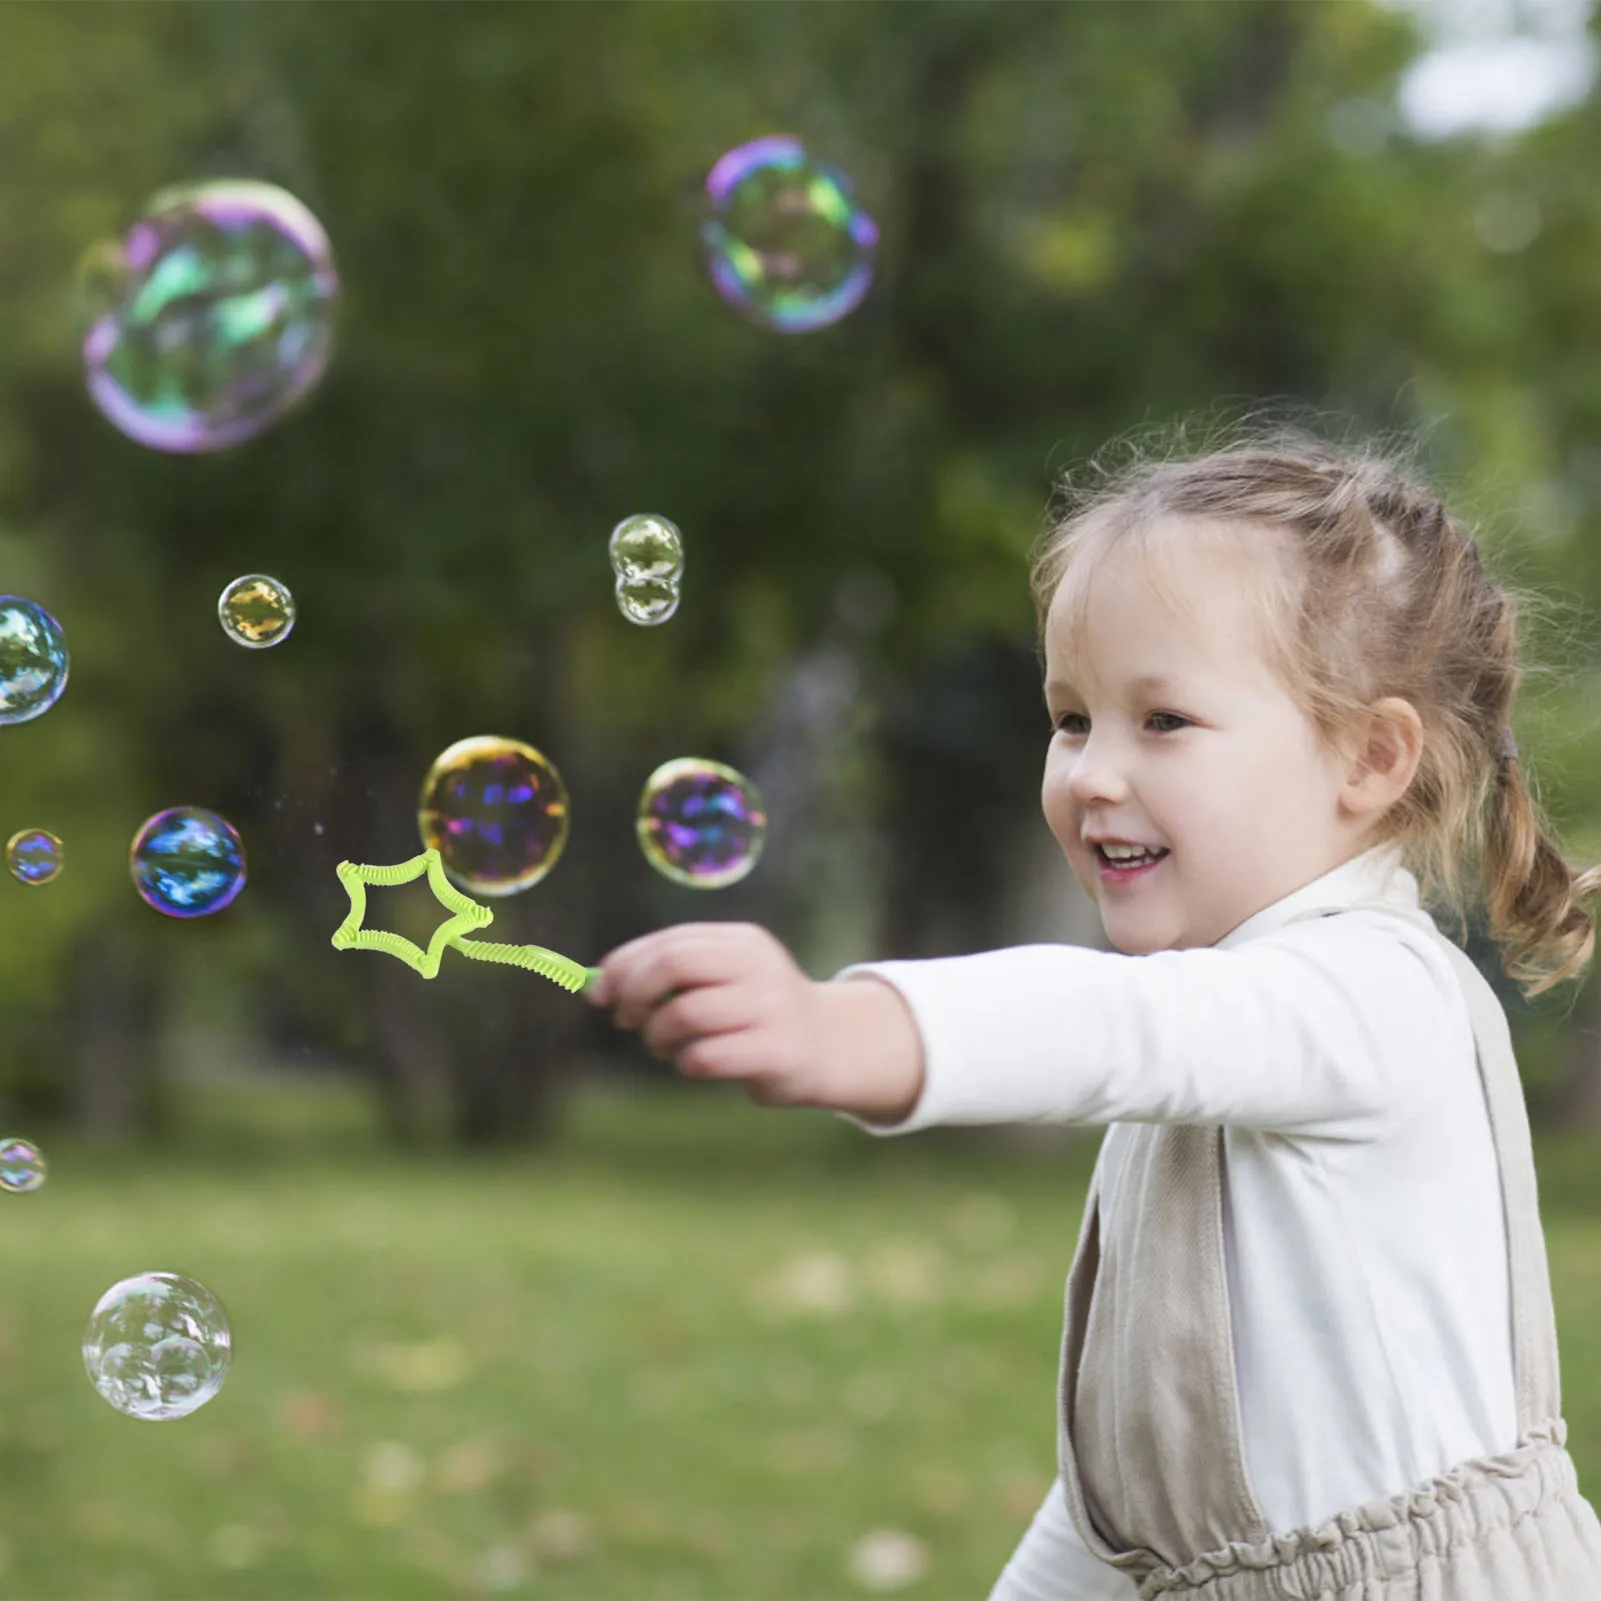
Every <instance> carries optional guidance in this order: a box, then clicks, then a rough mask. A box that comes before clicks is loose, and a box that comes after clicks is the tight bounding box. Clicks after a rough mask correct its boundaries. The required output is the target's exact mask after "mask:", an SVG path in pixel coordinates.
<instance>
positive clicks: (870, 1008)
mask: <svg viewBox="0 0 1601 1601" xmlns="http://www.w3.org/2000/svg"><path fill="white" fill-rule="evenodd" d="M600 966H601V976H600V977H599V978H598V979H596V980H595V981H594V983H592V984H591V985H590V987H589V988H588V989H587V990H585V991H584V998H585V999H586V1000H587V1001H589V1002H590V1004H591V1005H593V1006H607V1007H610V1008H611V1010H612V1015H613V1019H614V1021H615V1022H616V1023H617V1025H618V1027H619V1028H629V1029H638V1030H640V1033H641V1037H642V1038H643V1039H644V1042H645V1045H646V1047H647V1049H648V1050H649V1051H650V1052H651V1054H652V1055H653V1056H659V1057H663V1058H667V1057H671V1058H672V1059H673V1061H674V1063H675V1065H676V1066H677V1068H678V1071H679V1072H680V1073H682V1074H684V1075H685V1076H686V1077H688V1078H723V1079H739V1080H741V1081H742V1082H743V1083H744V1085H745V1090H746V1093H747V1094H748V1095H749V1096H750V1098H751V1099H752V1100H753V1101H755V1102H756V1103H757V1104H758V1105H759V1106H819V1107H825V1108H828V1109H830V1110H833V1111H841V1112H851V1113H854V1114H855V1115H856V1116H858V1117H862V1118H866V1119H868V1120H869V1121H877V1122H899V1121H900V1120H901V1119H902V1118H903V1117H905V1116H906V1115H907V1114H908V1113H910V1111H911V1109H912V1107H913V1106H915V1105H916V1104H917V1099H918V1096H919V1094H920V1093H921V1090H922V1082H923V1060H922V1041H921V1038H920V1036H919V1034H918V1032H917V1025H916V1024H915V1023H914V1022H913V1020H912V1016H911V1013H910V1012H909V1011H908V1010H907V1007H906V1003H905V1002H904V1001H903V1000H902V999H901V997H900V992H899V991H898V990H896V989H894V988H893V987H892V986H890V985H888V984H884V983H880V982H877V981H871V982H868V981H866V976H865V975H864V978H863V979H862V980H847V981H846V982H843V983H839V984H819V983H815V982H814V981H813V980H811V979H809V978H808V977H807V976H806V975H805V973H803V972H802V971H801V970H800V968H799V967H798V966H797V965H796V964H795V960H794V958H793V957H791V955H790V954H789V952H788V951H787V950H785V948H784V946H783V945H782V944H781V943H780V942H779V941H778V940H777V939H775V938H774V937H773V935H771V934H769V933H768V932H767V930H766V929H764V928H761V927H758V926H757V925H756V924H754V923H680V924H678V925H677V926H675V927H673V928H664V929H659V930H658V931H657V932H656V933H654V934H645V935H643V936H642V937H641V938H639V939H636V940H630V941H629V942H628V943H627V944H626V945H619V946H618V947H617V949H616V950H614V951H612V952H611V953H610V954H609V955H608V956H607V957H606V958H605V959H604V960H603V961H602V962H601V964H600Z"/></svg>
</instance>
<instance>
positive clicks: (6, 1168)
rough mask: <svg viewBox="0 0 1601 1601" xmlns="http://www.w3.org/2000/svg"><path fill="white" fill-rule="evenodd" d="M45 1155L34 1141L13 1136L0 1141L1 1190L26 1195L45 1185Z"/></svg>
mask: <svg viewBox="0 0 1601 1601" xmlns="http://www.w3.org/2000/svg"><path fill="white" fill-rule="evenodd" d="M46 1165H47V1164H46V1163H45V1159H44V1154H43V1153H42V1152H41V1151H40V1149H39V1147H38V1146H37V1145H35V1144H34V1143H33V1141H32V1140H22V1139H18V1138H17V1137H16V1136H15V1135H12V1136H11V1137H10V1138H8V1139H3V1140H0V1190H5V1191H6V1192H7V1193H8V1194H11V1195H26V1194H27V1193H28V1192H29V1191H30V1190H36V1189H38V1188H39V1186H40V1185H41V1184H43V1183H44V1175H45V1167H46Z"/></svg>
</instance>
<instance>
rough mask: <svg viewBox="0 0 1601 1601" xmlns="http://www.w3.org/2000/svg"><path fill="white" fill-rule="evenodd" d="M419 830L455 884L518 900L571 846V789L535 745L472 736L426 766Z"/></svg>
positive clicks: (471, 892)
mask: <svg viewBox="0 0 1601 1601" xmlns="http://www.w3.org/2000/svg"><path fill="white" fill-rule="evenodd" d="M417 828H418V831H419V832H420V833H421V835H422V842H423V844H424V845H425V846H426V847H427V848H428V849H430V850H436V851H438V852H439V857H440V861H441V863H442V864H443V866H444V869H445V872H446V875H447V876H448V877H449V878H450V880H451V882H452V883H454V884H456V885H458V886H459V887H460V888H462V889H464V890H466V891H468V893H470V894H475V895H491V896H494V895H516V894H518V893H519V892H521V891H522V890H525V889H529V888H531V887H532V886H533V885H535V884H537V883H538V882H539V881H540V879H542V878H543V877H544V876H545V875H546V874H547V873H548V872H549V871H550V870H551V868H553V867H554V866H555V865H556V862H557V859H558V858H559V857H560V856H561V853H562V850H563V848H564V847H565V846H566V844H567V786H566V785H565V784H564V783H563V782H562V779H561V774H560V773H558V772H557V771H556V769H555V767H554V766H553V765H552V764H551V762H550V761H549V759H548V758H547V757H545V756H544V755H542V754H541V753H540V752H539V751H537V750H535V749H534V747H533V746H532V745H525V744H523V743H522V741H521V740H516V739H502V738H500V737H499V736H498V735H495V734H478V735H474V736H473V737H472V738H470V739H461V740H457V742H456V743H455V744H454V745H452V746H451V747H450V749H449V750H446V751H443V752H442V753H441V754H440V755H439V757H438V758H437V759H436V760H435V762H434V765H433V766H432V767H430V768H429V769H428V776H427V777H426V778H425V779H424V780H423V786H422V795H421V797H420V798H419V800H418V802H417Z"/></svg>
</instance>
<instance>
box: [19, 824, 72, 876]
mask: <svg viewBox="0 0 1601 1601" xmlns="http://www.w3.org/2000/svg"><path fill="white" fill-rule="evenodd" d="M63 860H64V857H63V850H62V844H61V841H60V840H59V839H57V838H56V836H55V835H54V834H52V833H50V832H49V830H48V829H43V828H24V829H22V830H21V831H20V832H18V833H15V834H13V835H12V836H11V838H10V839H9V840H7V841H6V865H7V866H8V867H9V868H10V869H11V874H12V877H13V878H15V879H17V880H18V882H20V883H23V884H48V883H49V882H50V880H51V879H53V878H54V877H55V876H56V874H57V873H59V872H60V871H61V868H62V864H63Z"/></svg>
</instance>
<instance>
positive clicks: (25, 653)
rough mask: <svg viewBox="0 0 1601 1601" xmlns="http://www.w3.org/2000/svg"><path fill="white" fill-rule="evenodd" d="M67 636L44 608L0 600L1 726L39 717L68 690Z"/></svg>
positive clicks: (18, 600)
mask: <svg viewBox="0 0 1601 1601" xmlns="http://www.w3.org/2000/svg"><path fill="white" fill-rule="evenodd" d="M67 669H68V663H67V636H66V635H65V634H64V633H62V631H61V624H60V623H58V622H57V621H56V620H55V618H54V617H52V616H51V615H50V613H49V612H47V611H46V610H45V609H44V607H43V606H40V605H38V604H37V603H36V602H34V601H31V600H24V599H23V598H22V596H21V595H0V724H5V723H25V722H27V721H28V720H29V719H30V718H34V717H42V716H44V714H45V713H46V712H47V711H49V710H50V708H51V707H52V706H54V705H55V703H56V702H57V701H58V700H60V699H61V692H62V690H64V689H65V688H66V687H67Z"/></svg>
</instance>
